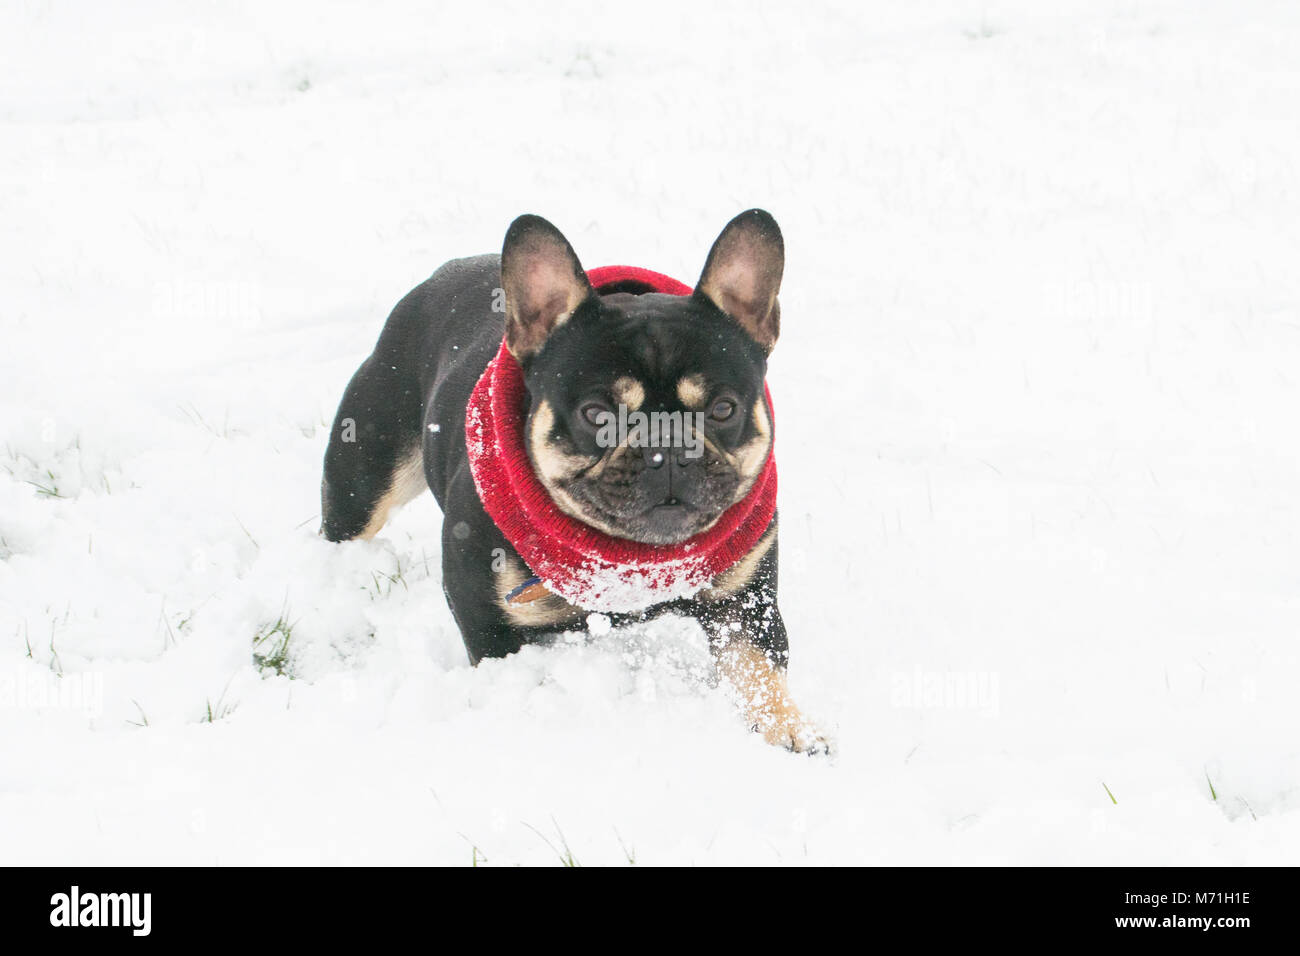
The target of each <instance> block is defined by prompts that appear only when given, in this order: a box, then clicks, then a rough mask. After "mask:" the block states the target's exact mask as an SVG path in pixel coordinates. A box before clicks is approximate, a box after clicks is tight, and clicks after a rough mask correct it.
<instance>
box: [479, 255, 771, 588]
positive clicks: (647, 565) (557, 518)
mask: <svg viewBox="0 0 1300 956" xmlns="http://www.w3.org/2000/svg"><path fill="white" fill-rule="evenodd" d="M587 279H588V281H589V282H590V283H591V285H592V288H594V289H595V290H596V291H597V292H598V293H599V292H600V291H601V290H602V289H608V288H610V287H611V286H614V285H615V284H616V283H620V282H626V281H634V282H638V283H644V284H645V285H648V286H650V288H651V289H653V290H654V291H655V292H665V293H668V294H670V295H689V294H690V292H691V289H690V287H688V286H686V285H684V284H682V283H681V282H678V281H677V280H676V279H671V278H669V277H668V276H665V275H661V274H659V273H658V272H651V271H650V270H648V269H639V268H636V267H634V266H605V267H602V268H599V269H591V270H589V271H588V272H587ZM765 397H766V398H767V404H768V410H769V413H770V411H771V407H772V396H771V395H770V394H769V393H767V392H766V389H765ZM526 412H527V393H526V390H525V387H524V376H523V372H522V370H521V369H520V367H519V363H518V362H516V361H515V359H514V356H512V355H511V354H510V353H509V352H508V351H507V350H506V345H505V342H504V341H503V342H502V343H501V349H500V350H499V351H498V352H497V355H496V358H494V359H493V360H492V361H491V362H490V363H489V364H488V367H487V369H486V370H485V371H484V372H483V376H482V377H481V378H480V379H479V381H478V384H477V385H476V386H475V387H474V392H473V394H472V395H471V396H470V400H469V406H468V408H467V409H466V414H465V442H466V446H467V448H468V450H469V466H470V472H471V473H472V474H473V476H474V484H475V486H477V488H478V493H479V498H480V499H482V501H483V507H484V508H485V509H486V510H487V513H488V515H489V516H490V517H491V518H492V520H493V521H494V522H495V523H496V526H497V527H498V528H500V529H501V533H502V534H504V535H505V536H506V540H508V541H509V542H510V544H511V545H512V546H513V547H514V549H515V550H516V551H517V552H518V553H519V556H520V557H521V558H523V559H524V561H525V563H527V565H528V567H529V568H530V569H531V570H532V573H533V574H534V575H536V578H537V580H536V581H529V582H525V583H526V584H529V585H537V584H540V585H544V586H545V587H546V588H547V589H549V590H550V591H553V592H554V593H556V594H558V595H560V596H561V597H563V598H564V599H565V600H566V601H568V602H569V603H570V604H574V605H577V606H578V607H580V608H583V609H584V610H588V611H604V612H609V613H615V612H631V611H638V610H641V609H643V608H647V607H650V606H651V605H653V604H660V603H662V602H665V601H671V600H675V599H677V598H684V597H690V596H691V595H693V594H695V593H696V592H698V591H699V590H700V589H702V588H704V587H706V586H707V585H708V584H709V583H710V582H711V581H712V580H713V579H714V578H716V577H717V576H718V575H719V574H722V573H723V572H724V571H727V570H728V569H730V568H731V567H732V566H733V565H735V564H736V562H737V561H739V560H740V559H741V558H743V557H744V556H745V555H746V554H748V553H749V552H750V551H751V550H752V549H753V548H754V546H755V545H756V544H758V541H759V539H760V538H761V537H762V536H763V533H764V532H765V531H766V530H767V528H768V526H769V525H770V524H771V522H772V516H773V515H774V514H775V513H776V456H775V455H772V454H769V455H768V459H767V464H766V465H765V466H764V468H763V471H762V473H761V474H760V475H759V477H758V479H757V480H756V481H755V482H754V486H753V488H752V489H750V492H749V494H747V495H746V496H745V497H744V498H743V499H741V500H740V501H738V502H737V503H736V504H734V505H732V506H731V507H730V508H728V509H727V510H726V511H724V512H723V513H722V515H721V517H719V518H718V520H717V522H715V523H714V524H713V526H712V527H710V528H709V529H708V530H706V531H703V532H701V533H700V534H697V535H695V536H694V537H692V538H688V539H687V540H685V541H682V542H680V543H678V544H671V545H653V544H642V543H640V542H637V541H630V540H628V539H626V538H616V537H614V536H612V535H609V534H605V533H604V532H602V531H599V530H597V529H596V528H593V527H591V526H590V525H587V524H584V523H583V522H581V521H578V520H577V519H576V518H573V517H571V516H570V515H567V514H565V513H564V512H563V511H561V510H560V509H559V507H557V506H556V504H555V501H554V500H553V499H552V498H551V496H550V494H549V493H548V492H547V491H546V489H545V487H544V486H543V485H542V483H541V482H540V481H539V480H538V478H537V475H536V473H535V472H534V471H533V467H532V463H531V462H530V461H529V459H528V451H527V449H526V446H525V444H524V417H525V414H526ZM516 590H517V591H519V590H522V589H516Z"/></svg>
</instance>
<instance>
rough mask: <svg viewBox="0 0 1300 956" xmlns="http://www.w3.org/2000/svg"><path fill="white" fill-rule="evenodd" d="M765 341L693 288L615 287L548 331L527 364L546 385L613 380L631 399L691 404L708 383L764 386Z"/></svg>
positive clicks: (573, 388) (568, 387)
mask: <svg viewBox="0 0 1300 956" xmlns="http://www.w3.org/2000/svg"><path fill="white" fill-rule="evenodd" d="M766 365H767V362H766V356H765V354H764V353H763V351H762V349H761V348H759V347H758V346H757V345H755V343H754V342H753V341H752V340H751V339H750V338H749V337H748V336H746V335H745V334H744V332H742V331H741V330H740V329H739V328H737V327H735V326H734V324H733V323H731V322H730V321H728V320H727V319H726V318H725V317H722V316H720V315H718V313H717V311H716V310H715V309H712V308H710V307H709V306H708V304H707V303H701V302H699V301H698V300H696V299H695V298H693V297H691V296H677V295H666V294H662V293H646V294H643V295H633V294H630V293H623V292H618V293H614V294H611V295H603V296H600V297H598V298H597V299H596V300H595V301H594V302H593V303H591V306H590V307H589V308H584V309H581V310H579V312H578V313H577V314H575V315H574V316H573V318H572V319H571V321H570V322H568V323H566V324H565V325H564V326H563V327H562V328H560V329H558V330H557V331H556V332H555V334H554V335H552V336H551V339H550V341H549V342H548V343H547V346H546V348H544V349H543V350H542V351H541V352H540V354H538V356H537V357H536V360H535V361H534V362H533V363H532V364H531V367H530V369H529V376H528V377H529V380H530V383H532V384H534V385H536V386H538V387H540V388H542V389H543V390H545V391H547V392H550V393H552V394H555V393H563V394H567V395H574V396H576V395H578V394H580V393H582V392H583V391H585V390H588V389H592V388H597V387H605V388H613V391H614V392H615V393H616V394H614V398H615V399H616V400H618V401H621V402H624V403H625V404H627V405H628V406H629V407H632V408H635V407H639V406H640V405H641V404H643V403H644V402H646V401H648V400H652V401H653V402H654V403H655V404H660V405H677V404H682V405H686V406H687V407H691V405H692V401H687V399H691V400H693V401H694V400H698V399H699V397H700V395H699V393H700V392H702V391H703V390H704V389H705V388H706V385H716V384H726V385H728V386H729V387H731V388H741V389H745V390H746V391H748V388H746V386H752V387H755V388H756V387H760V386H761V383H762V380H763V375H764V372H765V370H766Z"/></svg>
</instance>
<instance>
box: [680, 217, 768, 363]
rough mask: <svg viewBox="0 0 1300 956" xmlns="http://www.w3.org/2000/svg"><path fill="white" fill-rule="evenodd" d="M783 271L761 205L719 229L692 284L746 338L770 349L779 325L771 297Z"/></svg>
mask: <svg viewBox="0 0 1300 956" xmlns="http://www.w3.org/2000/svg"><path fill="white" fill-rule="evenodd" d="M784 270H785V243H784V241H783V240H782V239H781V227H780V226H778V225H777V224H776V220H775V219H773V218H772V217H771V216H770V215H768V214H767V213H766V212H764V211H763V210H762V209H750V210H748V211H746V212H742V213H741V214H740V215H739V216H737V217H736V218H735V219H733V220H731V222H729V223H727V227H726V228H725V229H723V230H722V234H721V235H720V236H718V241H717V242H715V243H714V244H713V249H712V250H710V252H709V258H708V260H707V261H706V262H705V263H704V273H703V274H702V275H701V276H700V281H699V282H698V283H697V284H696V286H695V292H696V295H703V296H705V297H707V298H708V299H709V301H710V302H712V303H713V304H714V305H716V306H717V307H718V308H719V309H721V310H722V311H723V312H725V313H727V315H729V316H731V317H732V318H733V319H735V320H736V321H737V322H739V323H740V326H741V328H743V329H744V330H745V331H746V332H747V333H749V336H750V338H752V339H753V340H754V341H755V342H757V343H758V344H759V345H760V346H762V348H763V351H764V352H771V351H772V346H774V345H776V337H777V333H778V332H779V331H780V328H781V306H780V304H779V303H778V302H777V300H776V296H777V293H778V292H780V291H781V274H782V272H783V271H784Z"/></svg>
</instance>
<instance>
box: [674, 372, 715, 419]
mask: <svg viewBox="0 0 1300 956" xmlns="http://www.w3.org/2000/svg"><path fill="white" fill-rule="evenodd" d="M677 397H678V398H679V399H681V402H682V404H683V405H685V406H686V407H687V408H690V409H693V410H695V411H699V410H701V409H703V408H704V403H705V402H707V401H708V400H709V391H708V388H707V387H706V386H705V382H704V376H703V375H701V374H699V373H698V372H696V373H694V374H691V375H684V376H682V378H680V379H679V380H678V382H677Z"/></svg>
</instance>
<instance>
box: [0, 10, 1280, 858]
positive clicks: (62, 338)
mask: <svg viewBox="0 0 1300 956" xmlns="http://www.w3.org/2000/svg"><path fill="white" fill-rule="evenodd" d="M489 7H490V8H489ZM2 17H3V24H0V124H3V129H2V131H0V142H2V143H3V148H2V149H0V177H3V183H4V186H3V189H0V219H2V220H3V222H4V224H5V229H4V231H3V236H2V237H0V243H2V244H3V246H2V248H3V252H4V254H3V256H0V276H2V277H3V288H4V290H5V295H4V298H3V300H2V301H0V322H2V323H3V330H4V332H3V350H2V354H0V438H2V439H3V444H2V445H0V456H2V457H0V463H2V464H3V465H4V471H3V472H0V845H2V846H4V847H5V853H4V862H6V863H11V864H23V863H43V864H105V863H115V864H135V863H290V862H292V863H318V862H319V863H325V862H332V863H459V864H469V863H471V862H472V861H474V860H477V861H478V862H480V863H482V862H484V861H486V863H487V864H488V865H509V864H516V863H522V864H538V865H552V864H558V863H559V862H560V858H561V856H563V855H564V854H565V852H566V851H565V850H564V847H565V846H567V847H568V850H569V851H570V852H571V853H572V856H573V857H574V858H575V859H576V860H577V861H578V862H579V863H582V864H588V865H590V864H614V865H625V864H626V863H627V862H628V860H629V858H634V859H635V861H636V862H637V863H638V864H668V863H672V864H688V863H693V864H711V863H787V864H802V863H814V864H821V863H850V862H854V863H896V864H899V863H901V864H912V863H1025V864H1030V863H1083V864H1094V863H1160V864H1240V863H1284V862H1286V863H1293V862H1294V861H1295V859H1296V850H1297V847H1300V789H1297V782H1298V780H1300V744H1297V742H1296V734H1295V727H1296V707H1295V703H1294V701H1295V688H1296V687H1297V686H1300V659H1298V655H1297V649H1296V637H1297V633H1296V620H1297V611H1300V562H1298V561H1297V560H1296V559H1297V545H1296V542H1297V540H1300V512H1298V511H1297V507H1296V492H1297V489H1300V461H1298V460H1297V458H1298V456H1297V443H1296V441H1295V435H1296V429H1295V409H1296V408H1297V407H1300V403H1298V399H1300V395H1297V392H1298V391H1300V371H1298V369H1300V365H1297V358H1300V312H1298V309H1300V272H1298V271H1297V270H1296V268H1295V263H1296V262H1297V252H1298V251H1300V248H1298V247H1300V243H1298V240H1300V217H1298V216H1297V200H1298V196H1300V180H1298V179H1297V167H1296V164H1295V158H1294V157H1295V155H1296V149H1297V146H1298V145H1300V127H1297V125H1296V122H1295V119H1296V112H1295V104H1296V102H1297V96H1298V95H1300V65H1297V61H1296V58H1295V49H1296V46H1297V41H1298V40H1300V36H1298V35H1297V34H1298V33H1300V17H1298V16H1297V14H1296V11H1295V10H1294V9H1293V8H1292V7H1290V6H1289V5H1286V4H1283V3H1268V2H1262V0H1258V2H1250V3H1242V4H1235V5H1232V6H1231V7H1227V6H1224V7H1219V8H1214V7H1211V6H1208V5H1207V6H1206V7H1199V6H1197V7H1191V6H1188V5H1184V4H1179V3H1175V2H1150V3H1135V2H1131V0H1112V2H1101V3H1084V2H1065V3H1057V4H1054V5H1052V6H1051V7H1050V8H1048V7H1047V5H1043V4H1038V3H1030V2H1027V0H1026V2H999V0H988V2H982V3H979V4H973V5H971V4H959V3H955V2H941V3H934V4H926V5H923V6H922V5H914V4H908V3H902V2H895V3H882V4H871V5H866V4H853V3H843V4H818V5H816V6H814V5H813V4H807V5H802V6H800V7H799V8H798V9H795V8H793V7H789V6H788V5H779V4H766V3H763V4H739V3H737V4H729V5H720V6H717V7H714V6H701V5H698V4H688V3H677V2H668V3H662V4H658V5H656V6H655V7H654V15H653V16H649V17H647V16H644V15H637V14H636V13H635V12H630V11H628V10H627V9H620V8H617V7H614V6H612V5H605V6H603V7H600V8H599V9H598V10H596V11H595V12H593V10H592V9H591V8H588V7H586V6H585V5H579V4H573V3H560V2H556V3H550V4H547V5H546V8H545V12H544V13H543V12H542V11H541V10H540V8H537V7H535V6H533V5H526V4H523V3H507V4H498V5H487V4H464V5H459V6H457V7H450V8H445V9H438V10H431V9H428V8H427V7H426V5H423V4H417V3H414V2H411V3H383V4H376V3H370V4H365V5H356V6H350V5H344V4H337V3H312V4H310V5H309V4H306V3H302V2H293V3H283V4H251V5H220V4H203V5H187V6H186V7H184V8H182V7H180V6H178V5H174V4H164V3H148V4H138V5H136V6H134V7H133V8H132V10H131V12H130V14H129V15H123V14H122V13H121V12H120V11H118V10H116V9H112V8H110V7H108V6H103V5H94V4H89V3H82V4H47V3H41V2H29V3H23V4H12V5H9V6H8V7H7V8H6V10H5V12H4V13H3V15H2ZM755 205H758V206H762V207H764V208H767V209H768V210H770V211H771V212H772V213H773V214H774V215H775V216H776V218H777V220H778V221H779V222H780V223H781V226H782V228H783V230H784V233H785V239H786V246H787V250H788V261H787V269H786V280H785V286H784V289H783V292H782V305H783V319H784V321H783V335H782V339H781V341H780V343H779V344H778V345H777V348H776V351H775V353H774V355H773V359H772V365H771V375H770V383H771V388H772V393H773V397H774V401H775V405H776V407H777V409H778V410H779V415H778V421H779V423H780V428H779V431H778V434H777V448H778V459H779V461H780V463H781V493H780V507H781V522H782V524H781V559H782V586H781V605H782V609H783V613H784V615H785V618H786V621H787V623H788V625H789V627H790V631H791V642H792V663H791V669H790V679H791V685H792V689H793V692H794V694H795V695H796V699H797V701H798V703H799V705H800V707H801V708H802V709H803V710H804V711H805V712H806V713H808V714H810V715H812V716H813V717H814V718H816V719H817V720H818V721H820V722H821V723H822V725H823V726H825V727H826V728H827V729H829V730H830V731H831V732H832V733H833V735H834V736H835V739H836V741H837V745H838V753H837V755H836V756H835V757H834V758H833V759H830V760H826V759H810V758H803V757H798V756H795V755H791V754H787V753H783V752H780V751H778V750H775V749H772V748H769V747H767V746H766V745H764V744H763V743H762V741H761V740H760V739H759V738H758V737H757V736H756V735H752V734H750V733H748V732H747V731H746V730H745V729H744V727H743V726H741V724H740V721H739V720H738V718H737V717H736V715H735V713H734V711H733V705H732V702H731V701H730V700H729V699H728V697H727V695H726V693H725V692H724V690H722V689H720V688H714V687H710V686H709V681H708V679H707V678H708V671H709V667H708V659H707V652H706V651H705V650H704V648H703V644H702V640H701V638H700V635H699V632H698V630H697V629H696V628H695V627H694V626H693V625H692V624H691V623H690V622H681V621H660V622H657V623H655V624H653V625H648V626H645V627H642V628H636V629H632V630H631V631H617V632H612V633H602V632H603V631H607V630H608V628H607V627H602V626H600V625H599V624H597V626H595V627H593V629H592V635H591V636H590V637H588V638H583V639H578V640H563V641H557V642H556V643H555V644H554V645H553V646H548V647H535V648H529V649H527V650H526V651H525V652H523V653H521V654H519V655H517V656H515V657H513V658H511V659H508V660H503V661H490V662H486V663H484V664H483V665H482V666H480V667H478V668H470V667H469V666H468V665H467V663H466V660H465V654H464V650H463V647H462V645H461V641H460V638H459V636H458V634H457V632H456V628H455V626H454V624H453V622H452V620H451V617H450V614H449V612H448V611H447V608H446V605H445V602H444V599H443V595H442V590H441V586H440V583H439V580H438V574H437V568H438V563H439V555H438V541H439V535H438V528H439V515H438V511H437V508H436V506H435V504H434V502H433V501H432V498H431V497H429V496H426V497H425V498H423V499H421V500H419V501H417V502H415V503H413V504H411V505H410V506H408V507H407V508H406V509H405V510H403V511H402V512H401V513H400V514H399V515H397V517H396V518H395V520H394V521H393V522H392V523H391V524H390V525H389V527H388V528H386V529H385V530H384V531H383V532H382V534H381V535H380V537H379V538H378V539H376V540H375V541H372V542H366V543H352V544H348V545H343V546H335V545H330V544H328V543H326V542H324V541H322V540H320V539H319V538H317V537H316V534H315V531H316V527H317V523H318V521H319V516H318V514H317V511H318V500H317V495H318V486H319V478H320V462H321V456H322V454H323V451H324V447H325V441H326V432H327V429H328V422H329V420H330V418H331V416H332V414H333V411H334V408H335V405H336V403H337V401H338V398H339V396H340V394H341V392H342V389H343V387H344V385H345V383H346V381H347V379H348V376H349V375H351V373H352V372H353V370H354V369H355V367H356V365H357V364H358V363H359V362H360V361H361V359H362V358H363V357H364V356H365V354H366V353H367V351H368V350H369V348H370V346H371V344H372V343H373V340H374V337H375V336H376V335H377V333H378V331H379V328H380V325H381V323H382V321H383V319H384V317H385V316H386V314H387V311H388V309H389V308H391V306H392V304H393V303H395V302H396V301H397V299H398V298H400V297H401V296H402V295H403V294H404V293H405V292H406V291H407V290H408V289H409V288H411V287H412V286H413V285H414V284H416V283H417V282H418V281H420V280H421V279H423V278H424V277H425V276H427V275H428V274H429V273H430V272H431V271H432V270H433V269H434V268H435V267H436V266H437V265H439V264H440V263H441V262H443V261H445V260H446V259H448V258H451V257H453V256H459V255H466V254H472V253H477V252H481V251H486V250H491V249H495V248H498V247H499V244H500V241H501V237H502V235H503V233H504V230H505V227H506V225H507V224H508V223H509V222H510V220H511V219H512V218H513V217H514V216H516V215H518V214H519V213H522V212H537V213H540V214H542V215H545V216H547V217H548V218H549V219H551V220H552V221H553V222H555V223H556V224H557V225H558V226H559V227H560V228H561V229H562V230H564V231H565V233H566V235H567V236H568V238H569V239H570V241H571V242H572V243H573V245H574V247H575V248H576V249H577V251H578V253H579V255H580V256H581V257H582V259H583V261H584V263H585V264H587V265H589V266H594V265H599V264H606V263H617V262H628V263H633V264H637V265H642V266H646V267H649V268H653V269H657V270H661V271H663V272H666V273H668V274H671V275H676V276H679V277H681V278H683V279H685V280H687V281H691V280H693V279H694V278H695V277H696V276H697V275H698V272H699V269H700V267H701V266H702V263H703V258H704V254H705V253H706V251H707V249H708V246H709V243H710V242H711V241H712V240H713V238H714V237H715V236H716V235H717V233H718V231H719V230H720V229H721V227H722V225H723V224H725V223H726V221H727V220H728V219H729V218H730V217H731V216H733V215H734V214H735V213H736V212H738V211H740V210H742V209H744V208H747V207H749V206H755ZM605 623H606V624H607V623H608V622H605ZM277 624H280V625H283V626H287V627H289V628H290V629H291V631H290V634H291V636H290V640H289V643H288V650H287V655H288V660H286V661H284V662H283V663H284V664H285V666H286V667H288V668H289V669H290V670H291V671H292V672H293V673H295V674H296V675H297V677H296V678H295V679H290V678H289V677H286V676H278V675H276V674H275V673H274V672H273V669H271V671H272V672H271V673H269V675H268V676H263V674H262V673H260V672H259V670H258V669H257V668H256V667H254V665H253V650H254V647H253V643H254V639H255V637H257V636H259V635H261V636H263V637H264V638H266V639H267V640H271V641H275V640H277V639H278V638H277V636H276V634H275V633H272V632H273V630H274V629H275V627H276V626H277ZM268 635H269V636H268ZM263 646H270V645H265V644H264V645H263ZM1211 787H1213V794H1212V792H1211ZM1112 795H1113V800H1112Z"/></svg>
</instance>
